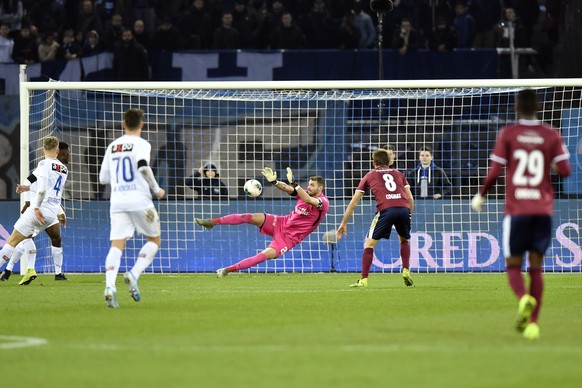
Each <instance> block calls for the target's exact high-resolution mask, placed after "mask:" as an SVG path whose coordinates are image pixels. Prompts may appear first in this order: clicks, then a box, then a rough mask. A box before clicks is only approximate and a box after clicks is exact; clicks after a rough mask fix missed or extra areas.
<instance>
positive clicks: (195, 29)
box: [178, 0, 212, 50]
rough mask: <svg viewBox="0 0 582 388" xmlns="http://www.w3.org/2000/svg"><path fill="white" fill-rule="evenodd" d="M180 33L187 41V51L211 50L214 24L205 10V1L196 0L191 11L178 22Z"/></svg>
mask: <svg viewBox="0 0 582 388" xmlns="http://www.w3.org/2000/svg"><path fill="white" fill-rule="evenodd" d="M178 31H179V32H180V35H182V37H183V38H184V39H185V41H186V42H185V45H186V49H190V50H201V49H207V48H210V45H211V43H212V39H211V37H212V22H211V20H210V16H209V15H208V14H207V13H206V10H205V9H204V0H194V1H193V2H192V6H191V7H190V10H189V11H188V12H186V14H185V15H184V16H182V17H181V18H180V20H179V21H178Z"/></svg>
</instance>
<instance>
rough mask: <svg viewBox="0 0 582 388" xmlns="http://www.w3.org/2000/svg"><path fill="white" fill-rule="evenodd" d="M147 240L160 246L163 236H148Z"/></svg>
mask: <svg viewBox="0 0 582 388" xmlns="http://www.w3.org/2000/svg"><path fill="white" fill-rule="evenodd" d="M147 240H148V241H149V242H152V243H154V244H156V245H157V246H158V248H159V247H161V246H162V237H161V236H156V237H148V238H147Z"/></svg>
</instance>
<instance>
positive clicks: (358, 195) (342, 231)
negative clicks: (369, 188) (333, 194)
mask: <svg viewBox="0 0 582 388" xmlns="http://www.w3.org/2000/svg"><path fill="white" fill-rule="evenodd" d="M363 196H364V193H363V192H361V191H356V192H355V193H354V196H353V197H352V200H351V201H350V204H349V205H348V208H347V209H346V212H345V214H344V218H343V219H342V222H341V224H340V226H339V228H338V229H337V231H336V232H335V235H336V237H337V239H338V241H339V240H341V239H342V237H343V236H344V235H345V236H347V235H348V221H349V220H350V218H351V217H352V214H354V210H356V206H358V203H359V202H360V200H361V199H362V197H363Z"/></svg>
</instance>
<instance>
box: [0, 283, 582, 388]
mask: <svg viewBox="0 0 582 388" xmlns="http://www.w3.org/2000/svg"><path fill="white" fill-rule="evenodd" d="M413 275H414V280H415V287H412V288H406V287H405V286H404V284H403V282H402V279H401V277H400V276H399V275H398V274H390V275H388V274H387V275H379V274H372V275H371V276H370V280H369V281H370V286H369V287H368V288H367V289H349V288H348V287H347V286H348V285H349V284H350V283H352V282H353V281H355V280H356V279H357V275H356V274H234V275H230V276H228V277H227V278H224V279H218V278H216V277H215V276H213V275H147V274H146V275H144V276H142V278H141V279H140V289H141V293H142V301H141V302H139V303H136V302H134V301H133V300H131V299H130V296H129V294H128V292H127V286H126V285H125V284H124V283H123V281H122V279H121V277H120V278H119V279H118V300H119V303H120V305H121V308H120V309H117V310H114V309H108V308H106V307H105V302H104V300H103V296H102V295H103V288H104V276H103V275H70V281H68V282H55V281H54V280H53V277H52V276H50V275H40V276H39V278H37V279H36V280H35V281H34V282H33V283H32V284H30V285H29V286H18V285H17V283H18V280H19V278H20V277H19V276H18V275H14V277H12V278H11V279H10V281H9V282H7V283H0V295H1V297H0V298H1V303H0V322H1V323H2V325H1V327H2V329H1V332H0V360H1V364H0V365H2V367H1V369H2V374H1V375H0V385H1V386H2V387H14V386H17V385H18V386H23V385H30V386H40V385H41V384H42V385H44V386H49V387H51V386H54V387H57V386H58V387H178V386H180V387H181V386H184V387H251V386H252V387H558V386H559V387H579V386H581V384H582V367H581V366H580V362H581V361H582V275H580V274H568V275H561V274H560V275H557V274H556V275H553V274H546V275H545V281H546V282H545V286H546V288H545V290H546V293H545V300H544V306H543V310H542V315H541V321H540V327H541V335H542V336H541V339H540V340H539V341H537V342H528V341H526V340H524V339H523V338H522V337H521V336H520V335H519V334H518V333H517V332H516V331H515V330H514V328H513V319H514V314H515V311H516V308H517V301H516V300H515V299H514V297H513V295H512V294H511V293H510V291H509V288H508V286H507V283H506V279H505V274H416V273H415V274H413ZM34 338H36V339H39V340H38V341H42V342H45V343H44V344H40V345H34V343H32V344H29V345H31V346H24V345H25V343H27V341H28V342H34V340H33V339H34ZM19 346H23V347H19Z"/></svg>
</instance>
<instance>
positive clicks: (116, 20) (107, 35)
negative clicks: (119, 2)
mask: <svg viewBox="0 0 582 388" xmlns="http://www.w3.org/2000/svg"><path fill="white" fill-rule="evenodd" d="M122 29H123V17H122V16H121V14H118V13H115V14H113V16H111V20H110V21H109V22H108V23H107V24H106V25H105V29H104V30H103V34H102V35H103V36H102V39H101V43H102V46H103V49H104V50H105V51H113V50H114V49H115V45H116V43H117V42H119V41H120V40H121V34H122Z"/></svg>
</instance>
